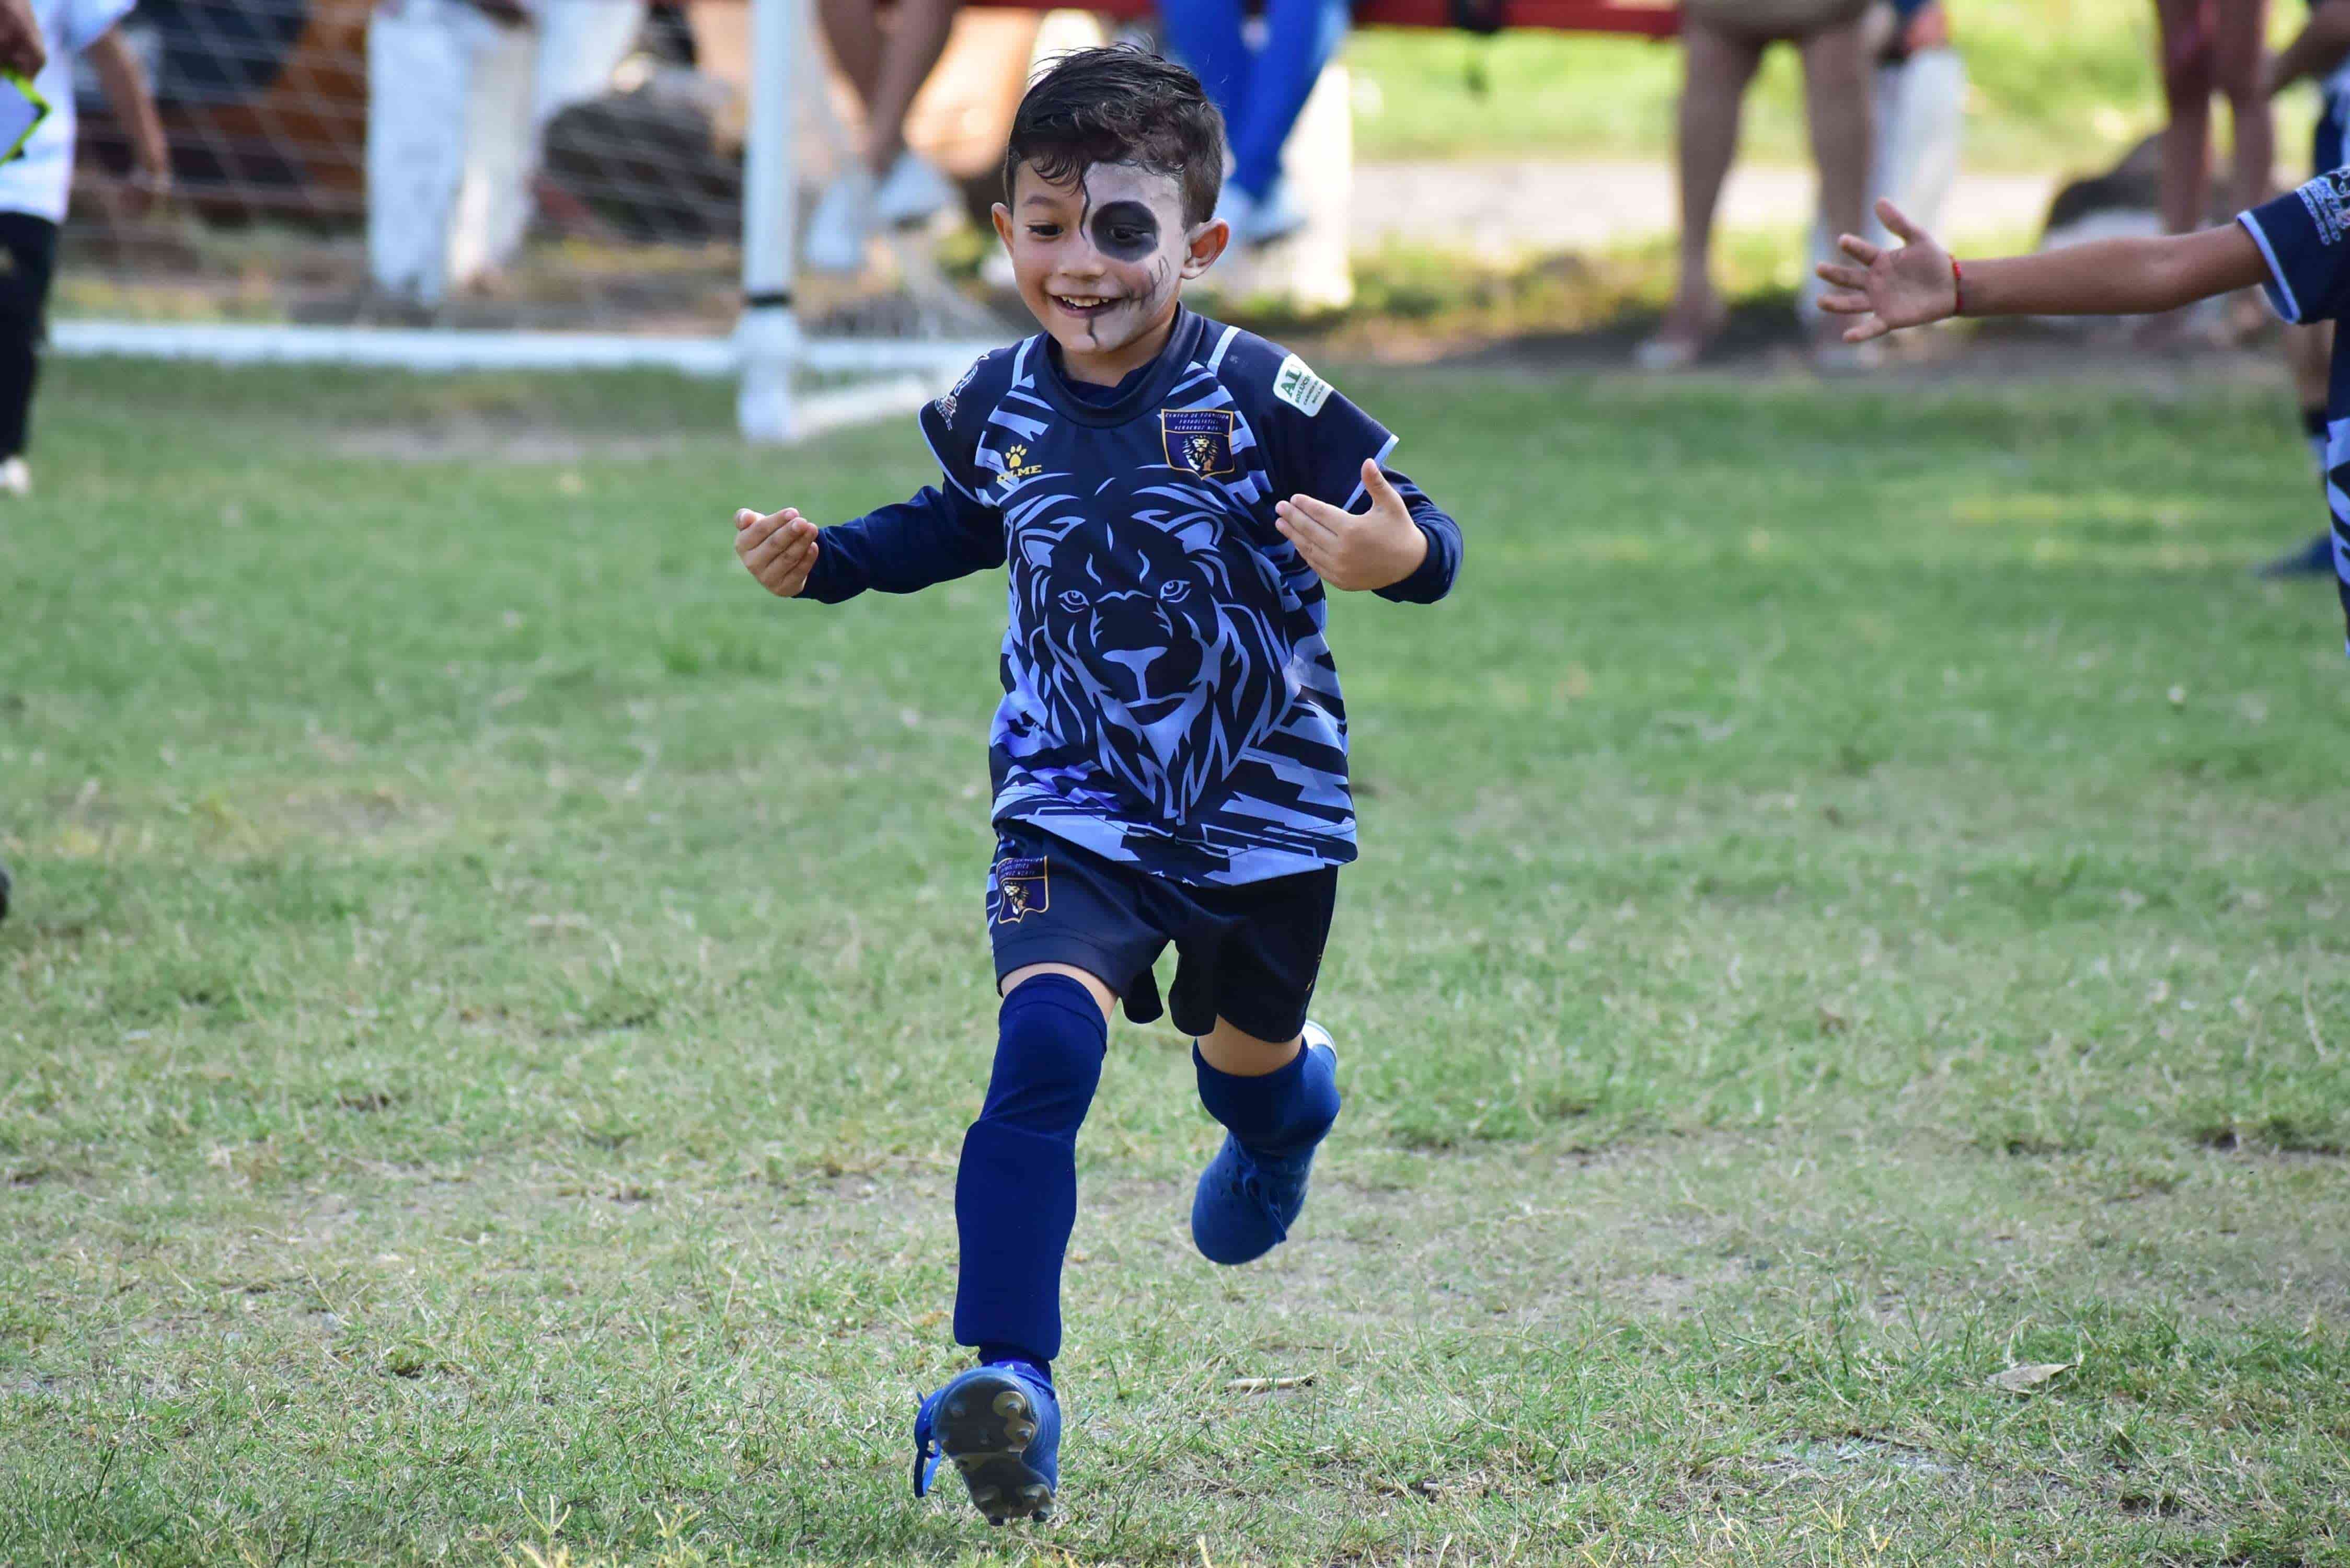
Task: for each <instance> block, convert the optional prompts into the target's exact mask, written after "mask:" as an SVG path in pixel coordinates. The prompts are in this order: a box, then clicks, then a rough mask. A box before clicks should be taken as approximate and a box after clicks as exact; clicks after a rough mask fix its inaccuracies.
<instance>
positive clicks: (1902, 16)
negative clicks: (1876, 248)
mask: <svg viewBox="0 0 2350 1568" xmlns="http://www.w3.org/2000/svg"><path fill="white" fill-rule="evenodd" d="M1868 27H1869V43H1870V50H1869V52H1870V54H1871V56H1872V57H1874V58H1875V60H1876V62H1877V93H1876V112H1877V127H1876V134H1875V136H1874V138H1873V139H1872V141H1871V146H1872V149H1873V151H1874V154H1875V156H1874V160H1873V164H1872V169H1871V172H1870V174H1869V180H1868V196H1869V202H1868V206H1869V209H1870V210H1869V212H1868V213H1867V223H1868V227H1867V228H1866V230H1865V231H1863V232H1864V233H1865V234H1866V235H1867V237H1868V238H1869V239H1871V240H1873V241H1875V242H1876V243H1877V244H1880V245H1884V244H1892V243H1893V238H1892V236H1891V235H1889V234H1887V233H1886V231H1885V225H1884V224H1882V223H1879V222H1877V215H1876V213H1875V210H1874V209H1875V205H1876V202H1875V199H1876V198H1877V197H1878V196H1889V197H1891V198H1892V200H1893V203H1894V205H1896V206H1898V207H1899V208H1900V209H1901V210H1902V211H1903V212H1905V213H1908V214H1909V216H1910V219H1911V221H1912V222H1914V223H1917V224H1918V225H1919V226H1920V227H1922V228H1925V229H1928V230H1939V228H1940V227H1941V223H1942V210H1943V208H1944V206H1945V205H1947V204H1948V202H1949V201H1950V189H1951V187H1952V186H1954V185H1956V184H1957V183H1958V180H1959V150H1960V146H1961V145H1962V144H1963V142H1964V140H1965V132H1966V113H1967V67H1966V64H1965V62H1964V61H1963V60H1961V59H1960V57H1959V52H1958V50H1957V49H1956V48H1954V47H1951V43H1950V12H1949V10H1948V8H1947V7H1946V6H1945V5H1944V4H1943V0H1893V4H1891V5H1879V6H1877V8H1876V9H1875V10H1873V11H1872V12H1871V13H1870V15H1869V18H1868ZM1846 232H1848V231H1845V230H1840V229H1837V228H1835V226H1834V225H1833V224H1832V223H1830V221H1829V219H1828V216H1827V213H1826V211H1825V207H1823V209H1822V210H1821V212H1820V214H1819V217H1818V221H1817V222H1816V223H1815V224H1814V227H1813V230H1812V254H1811V255H1810V257H1809V258H1808V259H1807V260H1806V262H1805V264H1804V281H1803V285H1802V286H1801V287H1800V288H1799V289H1798V291H1797V296H1796V297H1797V308H1798V309H1799V311H1800V312H1801V313H1802V315H1803V317H1804V319H1805V320H1806V321H1816V320H1817V319H1819V317H1818V314H1817V312H1818V306H1819V296H1820V295H1821V294H1822V293H1824V292H1825V289H1826V285H1825V284H1823V283H1821V282H1820V279H1819V274H1818V271H1817V270H1816V269H1817V268H1818V266H1819V264H1820V263H1822V262H1826V261H1838V260H1841V259H1842V256H1841V253H1839V252H1838V251H1837V250H1836V248H1835V243H1836V239H1837V236H1838V235H1839V234H1844V233H1846ZM1901 341H1905V342H1909V343H1913V344H1917V345H1919V346H1922V345H1923V344H1924V342H1925V341H1926V339H1925V338H1924V337H1922V336H1920V335H1915V334H1913V335H1912V336H1911V337H1908V338H1907V339H1902V340H1901Z"/></svg>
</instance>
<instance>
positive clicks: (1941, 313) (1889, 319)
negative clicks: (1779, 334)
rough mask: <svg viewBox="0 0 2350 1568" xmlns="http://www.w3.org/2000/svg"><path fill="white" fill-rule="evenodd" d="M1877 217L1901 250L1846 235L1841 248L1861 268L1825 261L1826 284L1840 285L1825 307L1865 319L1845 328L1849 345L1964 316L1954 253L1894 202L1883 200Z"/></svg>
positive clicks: (1822, 267) (1839, 244)
mask: <svg viewBox="0 0 2350 1568" xmlns="http://www.w3.org/2000/svg"><path fill="white" fill-rule="evenodd" d="M1877 218H1878V219H1879V221H1881V222H1882V223H1884V224H1885V226H1886V228H1887V229H1888V230H1890V231H1891V232H1892V233H1893V234H1896V235H1898V236H1899V238H1900V239H1901V242H1902V243H1901V244H1900V245H1898V247H1896V248H1894V249H1891V250H1887V249H1884V248H1883V247H1881V246H1877V245H1874V244H1869V242H1868V241H1866V240H1864V239H1862V238H1861V237H1860V236H1859V235H1858V234H1846V235H1844V236H1843V237H1841V238H1840V239H1838V240H1837V241H1836V245H1837V247H1838V248H1839V249H1841V250H1842V251H1843V252H1844V254H1846V255H1847V256H1849V257H1851V258H1852V260H1853V261H1854V262H1857V263H1859V264H1860V265H1857V266H1854V265H1847V264H1846V263H1841V262H1822V263H1821V264H1820V267H1819V273H1820V277H1821V279H1822V281H1824V282H1826V283H1831V284H1834V285H1835V293H1833V294H1827V295H1824V296H1821V298H1820V308H1821V309H1822V310H1825V311H1830V312H1833V313H1834V314H1835V315H1837V316H1858V317H1864V318H1865V319H1863V320H1860V321H1856V322H1855V323H1853V325H1851V326H1850V327H1846V328H1845V331H1844V340H1845V341H1846V342H1847V343H1866V342H1867V341H1868V340H1869V339H1870V338H1872V337H1884V336H1885V335H1886V334H1887V333H1888V332H1892V331H1896V330H1898V329H1899V328H1901V327H1923V326H1925V325H1926V324H1927V323H1929V322H1933V321H1941V320H1945V319H1947V318H1949V317H1953V316H1956V315H1957V314H1958V313H1959V274H1958V270H1957V267H1956V265H1954V264H1953V263H1952V262H1951V260H1950V252H1948V251H1946V250H1944V249H1943V248H1942V247H1941V246H1940V245H1939V244H1936V243H1935V241H1934V236H1933V235H1931V234H1928V233H1926V231H1925V230H1923V229H1921V228H1919V227H1918V225H1917V224H1915V223H1911V222H1910V221H1909V220H1908V217H1907V216H1905V215H1904V214H1903V213H1902V211H1901V209H1900V208H1898V207H1897V206H1895V205H1894V204H1893V203H1892V202H1888V201H1883V200H1880V201H1878V202H1877Z"/></svg>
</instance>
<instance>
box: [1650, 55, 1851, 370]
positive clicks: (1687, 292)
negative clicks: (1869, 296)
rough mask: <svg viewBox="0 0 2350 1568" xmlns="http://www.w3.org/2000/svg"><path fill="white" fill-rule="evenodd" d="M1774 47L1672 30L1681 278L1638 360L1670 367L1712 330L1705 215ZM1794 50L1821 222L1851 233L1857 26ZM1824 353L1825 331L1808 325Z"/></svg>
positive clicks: (1716, 301) (1718, 312)
mask: <svg viewBox="0 0 2350 1568" xmlns="http://www.w3.org/2000/svg"><path fill="white" fill-rule="evenodd" d="M1772 42H1773V40H1772V38H1771V37H1770V36H1767V35H1757V34H1751V33H1745V32H1741V31H1738V30H1735V29H1731V28H1726V27H1723V26H1719V25H1717V24H1715V23H1713V22H1711V21H1708V20H1706V19H1703V18H1700V17H1698V16H1692V15H1687V14H1685V15H1684V19H1683V23H1682V28H1681V53H1682V72H1683V76H1682V82H1681V102H1680V119H1679V144H1678V146H1677V148H1676V158H1677V159H1678V161H1679V174H1680V192H1681V237H1680V280H1679V286H1678V287H1677V288H1676V290H1675V292H1674V295H1673V303H1672V305H1671V306H1670V308H1669V309H1668V310H1667V312H1666V314H1665V320H1664V325H1663V327H1661V328H1660V329H1659V331H1658V334H1657V336H1656V337H1652V338H1650V339H1649V340H1648V342H1646V343H1644V344H1642V345H1641V346H1640V353H1639V359H1640V363H1641V364H1642V365H1644V366H1646V367H1648V369H1679V368H1680V367H1682V366H1685V365H1688V364H1690V362H1692V361H1693V360H1695V359H1696V358H1698V356H1699V355H1700V354H1701V353H1703V352H1704V350H1705V347H1706V345H1707V344H1708V343H1710V342H1711V340H1712V339H1713V337H1715V335H1716V334H1718V333H1719V332H1720V331H1721V327H1722V322H1723V319H1724V310H1723V306H1722V304H1721V298H1720V296H1717V295H1716V294H1715V293H1714V289H1713V218H1714V211H1715V208H1716V206H1717V205H1718V204H1719V203H1720V202H1721V186H1722V182H1723V181H1724V180H1725V179H1726V178H1728V176H1729V173H1730V164H1731V159H1732V158H1733V157H1734V156H1735V155H1736V153H1737V151H1738V127H1739V120H1740V118H1741V114H1742V110H1743V109H1744V107H1745V99H1746V89H1747V88H1748V86H1749V85H1750V84H1752V81H1753V79H1754V72H1755V69H1756V68H1757V67H1759V66H1760V65H1761V64H1762V62H1763V50H1764V49H1766V48H1768V47H1770V45H1771V43H1772ZM1794 42H1795V43H1796V46H1797V47H1799V48H1800V49H1801V50H1802V51H1803V59H1804V113H1805V115H1806V117H1807V119H1808V120H1809V123H1810V129H1811V141H1812V159H1813V161H1814V164H1815V165H1816V166H1817V167H1818V170H1819V176H1820V217H1821V219H1822V221H1823V222H1824V223H1826V224H1828V225H1829V226H1830V227H1832V228H1833V229H1835V231H1836V232H1838V233H1846V232H1849V233H1857V232H1858V231H1859V226H1860V224H1861V223H1862V221H1863V214H1864V212H1865V210H1866V205H1867V184H1868V175H1869V143H1870V125H1869V120H1870V99H1871V96H1872V94H1871V88H1870V82H1869V60H1868V50H1867V47H1866V29H1865V27H1864V25H1863V23H1862V22H1861V21H1859V20H1854V21H1850V22H1846V23H1841V24H1838V25H1836V26H1830V27H1826V28H1824V29H1822V30H1820V31H1818V32H1814V33H1812V34H1809V35H1807V36H1804V37H1802V38H1800V39H1798V40H1794ZM1815 332H1816V335H1817V336H1819V337H1821V338H1823V339H1824V346H1828V347H1833V346H1834V332H1833V328H1832V327H1828V326H1826V325H1825V324H1824V323H1823V324H1817V325H1816V327H1815Z"/></svg>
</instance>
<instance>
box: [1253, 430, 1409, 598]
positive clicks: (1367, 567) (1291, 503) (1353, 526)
mask: <svg viewBox="0 0 2350 1568" xmlns="http://www.w3.org/2000/svg"><path fill="white" fill-rule="evenodd" d="M1363 489H1364V490H1365V491H1366V492H1367V493H1368V494H1369V495H1370V498H1371V509H1370V510H1369V511H1367V512H1348V511H1346V510H1344V509H1343V508H1340V507H1336V506H1333V505H1331V504H1329V503H1328V502H1326V501H1316V500H1315V499H1314V498H1313V497H1312V496H1310V495H1293V496H1291V497H1290V498H1289V499H1288V500H1286V501H1281V502H1276V503H1274V508H1273V514H1274V524H1273V525H1274V527H1276V528H1278V529H1280V530H1281V536H1282V537H1283V538H1284V539H1286V540H1288V541H1289V542H1290V543H1291V544H1293V545H1296V546H1297V553H1298V554H1299V555H1301V556H1305V564H1306V565H1307V566H1311V567H1313V568H1314V571H1315V576H1319V577H1320V578H1321V579H1322V580H1323V581H1324V582H1326V583H1327V584H1329V585H1330V587H1334V588H1346V589H1348V590H1350V591H1353V590H1361V589H1366V588H1389V587H1394V586H1395V585H1396V584H1398V583H1399V582H1401V581H1403V580H1404V579H1405V578H1406V577H1408V576H1411V575H1412V573H1414V572H1416V571H1418V570H1419V564H1420V562H1422V561H1423V560H1426V559H1427V558H1428V535H1425V534H1423V533H1421V532H1420V531H1419V524H1417V523H1415V522H1413V521H1412V518H1411V509H1410V508H1409V507H1408V506H1406V505H1405V504H1403V497H1402V496H1400V495H1399V494H1397V493H1396V487H1395V486H1394V485H1392V484H1389V483H1388V476H1387V475H1386V474H1384V473H1381V472H1379V465H1378V460H1377V459H1375V458H1365V459H1364V460H1363Z"/></svg>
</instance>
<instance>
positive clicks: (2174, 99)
mask: <svg viewBox="0 0 2350 1568" xmlns="http://www.w3.org/2000/svg"><path fill="white" fill-rule="evenodd" d="M2154 9H2155V16H2156V19H2157V21H2158V23H2159V25H2160V31H2161V36H2162V43H2161V48H2162V96H2163V101H2164V105H2165V108H2166V109H2167V110H2168V114H2169V119H2168V121H2167V122H2166V123H2165V124H2164V126H2163V130H2162V223H2163V227H2164V228H2166V229H2167V230H2168V231H2169V232H2170V233H2172V234H2186V233H2188V232H2189V230H2192V229H2199V228H2201V227H2202V226H2203V225H2204V224H2205V223H2208V222H2209V221H2210V217H2211V170H2210V158H2211V95H2212V93H2213V92H2214V91H2218V92H2220V93H2223V94H2225V95H2226V96H2227V99H2228V113H2229V117H2230V132H2231V133H2232V135H2233V136H2234V138H2235V156H2234V162H2235V180H2234V183H2233V184H2232V185H2231V186H2230V188H2229V191H2228V210H2229V211H2230V212H2241V211H2242V210H2244V209H2245V208H2248V207H2254V206H2258V205H2259V204H2260V203H2261V202H2262V201H2264V200H2266V199H2267V196H2268V192H2269V180H2270V177H2271V175H2272V172H2273V170H2274V166H2275V162H2276V126H2275V123H2274V121H2273V120H2272V119H2271V118H2270V115H2269V100H2268V97H2267V95H2266V94H2265V93H2263V92H2262V90H2261V62H2262V57H2263V56H2264V55H2265V53H2266V50H2267V43H2266V38H2265V30H2266V28H2267V26H2268V9H2269V8H2268V0H2155V6H2154Z"/></svg>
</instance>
